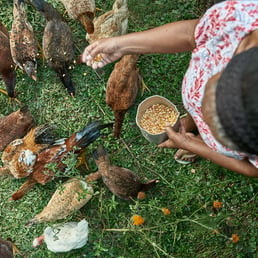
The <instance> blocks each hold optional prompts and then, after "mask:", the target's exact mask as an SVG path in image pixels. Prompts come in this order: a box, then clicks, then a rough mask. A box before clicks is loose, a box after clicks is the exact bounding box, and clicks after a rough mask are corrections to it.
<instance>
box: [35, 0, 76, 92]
mask: <svg viewBox="0 0 258 258" xmlns="http://www.w3.org/2000/svg"><path fill="white" fill-rule="evenodd" d="M31 3H32V5H33V6H34V7H35V8H36V9H37V10H38V11H39V12H40V14H41V15H42V16H44V17H45V19H46V25H45V29H44V34H43V43H42V45H43V52H44V56H45V58H46V60H47V62H48V64H49V66H50V67H51V68H52V69H53V70H54V71H55V72H56V73H57V74H58V76H59V78H60V80H61V81H62V83H63V85H64V86H65V88H66V89H67V91H68V93H69V94H70V95H71V96H74V95H75V88H74V84H73V81H72V79H71V76H70V72H69V67H70V65H71V63H72V61H73V58H74V41H73V34H72V31H71V28H70V27H69V26H68V24H67V23H66V22H65V20H64V19H63V18H62V17H61V16H60V14H59V13H58V12H57V10H56V9H55V8H54V7H53V6H52V5H51V4H50V3H47V2H45V1H44V0H32V1H31Z"/></svg>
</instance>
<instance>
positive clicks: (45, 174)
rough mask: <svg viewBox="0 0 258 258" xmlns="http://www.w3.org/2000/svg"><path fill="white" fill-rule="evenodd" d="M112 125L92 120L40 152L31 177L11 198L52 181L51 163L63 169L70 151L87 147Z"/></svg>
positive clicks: (17, 197) (18, 197) (53, 173)
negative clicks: (63, 159) (64, 161)
mask: <svg viewBox="0 0 258 258" xmlns="http://www.w3.org/2000/svg"><path fill="white" fill-rule="evenodd" d="M110 126H113V124H112V123H110V124H100V121H95V122H92V123H90V124H88V125H86V126H85V127H84V128H83V129H82V130H81V131H79V132H76V133H73V134H72V135H71V136H70V137H69V138H67V139H59V140H57V141H55V142H54V143H53V144H52V145H50V146H49V147H48V148H46V149H44V150H43V151H42V152H40V153H39V155H38V157H37V161H36V162H35V165H34V166H33V171H32V173H31V174H30V175H29V178H28V179H27V181H25V183H24V184H23V185H22V186H21V187H20V189H19V190H18V191H16V192H15V193H14V194H13V195H12V197H11V199H12V200H18V199H21V198H22V197H23V196H24V194H26V193H27V192H28V191H29V190H30V189H31V188H32V187H33V186H34V185H35V184H36V183H40V184H43V185H44V184H46V183H47V182H49V181H51V180H52V179H53V177H54V175H55V172H54V171H53V169H51V168H50V167H49V165H50V164H53V163H55V165H56V167H55V169H56V170H60V171H63V170H64V169H65V168H66V165H65V164H64V163H63V162H62V158H64V157H65V155H66V154H67V153H68V152H70V151H72V150H74V149H75V148H76V149H83V148H86V147H87V146H88V145H89V144H91V143H92V142H93V141H95V140H96V139H97V138H98V137H99V136H100V132H101V130H102V129H104V128H106V127H110Z"/></svg>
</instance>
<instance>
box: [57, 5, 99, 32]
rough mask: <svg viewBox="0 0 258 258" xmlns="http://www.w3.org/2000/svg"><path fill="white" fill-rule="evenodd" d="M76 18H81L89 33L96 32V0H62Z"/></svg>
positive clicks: (73, 17)
mask: <svg viewBox="0 0 258 258" xmlns="http://www.w3.org/2000/svg"><path fill="white" fill-rule="evenodd" d="M61 1H62V3H63V4H64V6H65V9H66V11H67V13H68V15H69V16H70V18H72V19H74V20H79V21H80V22H81V24H82V25H83V26H84V28H85V30H86V31H87V32H88V33H93V32H94V24H93V19H94V16H95V11H96V7H95V0H61Z"/></svg>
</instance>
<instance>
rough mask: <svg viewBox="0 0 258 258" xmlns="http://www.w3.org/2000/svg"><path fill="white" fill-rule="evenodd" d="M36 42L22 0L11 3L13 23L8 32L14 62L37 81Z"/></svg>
mask: <svg viewBox="0 0 258 258" xmlns="http://www.w3.org/2000/svg"><path fill="white" fill-rule="evenodd" d="M37 44H38V43H37V40H36V38H35V36H34V32H33V28H32V26H31V24H30V23H29V21H28V19H27V15H26V10H25V3H24V0H14V1H13V23H12V29H11V32H10V47H11V53H12V57H13V60H14V62H15V63H16V65H17V66H18V67H19V68H20V69H21V70H22V71H25V72H26V73H27V75H28V76H29V77H31V78H32V79H33V80H35V81H36V80H37V61H36V57H37V55H38V46H37Z"/></svg>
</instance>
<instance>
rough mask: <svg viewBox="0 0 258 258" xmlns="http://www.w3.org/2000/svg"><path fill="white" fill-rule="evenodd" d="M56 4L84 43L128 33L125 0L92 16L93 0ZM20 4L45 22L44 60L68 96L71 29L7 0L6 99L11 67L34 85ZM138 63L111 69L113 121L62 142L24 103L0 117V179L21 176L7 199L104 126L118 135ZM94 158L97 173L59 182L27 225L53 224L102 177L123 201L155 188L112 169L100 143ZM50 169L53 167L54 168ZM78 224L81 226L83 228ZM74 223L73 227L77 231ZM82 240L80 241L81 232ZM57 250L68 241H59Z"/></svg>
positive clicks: (39, 4)
mask: <svg viewBox="0 0 258 258" xmlns="http://www.w3.org/2000/svg"><path fill="white" fill-rule="evenodd" d="M61 1H62V3H63V4H64V6H65V8H66V10H67V13H68V15H69V16H70V17H71V18H72V19H76V20H79V21H80V22H81V23H82V25H83V26H84V27H85V30H86V31H87V35H86V40H87V41H88V42H89V43H92V42H93V41H95V40H98V39H100V38H104V37H110V36H117V35H122V34H125V33H127V26H128V24H127V23H128V15H129V12H128V8H127V1H126V0H116V1H115V2H114V4H113V9H112V10H111V11H109V12H106V13H104V14H103V15H101V16H99V17H95V12H96V7H95V2H94V0H61ZM26 4H31V5H32V6H33V7H34V8H35V9H36V10H37V11H38V12H39V13H40V14H41V15H42V16H44V17H45V19H46V24H45V29H44V34H43V42H42V48H43V55H44V58H45V59H46V60H47V63H48V65H49V67H51V68H52V69H53V70H54V71H55V72H56V73H57V74H58V76H59V78H60V80H61V82H62V83H63V85H64V86H65V88H66V89H67V91H68V93H69V94H70V95H71V96H72V97H74V96H75V87H74V84H73V82H72V78H71V76H70V74H69V66H70V65H71V63H72V62H73V60H74V42H73V35H72V31H71V29H70V27H69V26H68V24H67V22H66V21H65V20H64V19H63V17H62V16H61V15H60V14H59V13H58V11H57V10H56V9H55V8H54V6H53V5H51V4H50V3H47V2H46V1H44V0H31V1H30V2H29V3H28V2H26V3H25V2H24V0H13V23H12V29H11V31H10V33H8V30H7V29H6V27H5V26H4V25H3V24H1V23H0V54H1V57H2V58H0V75H1V77H2V79H3V81H4V82H5V85H6V89H7V94H8V96H9V97H10V98H16V93H15V79H16V72H15V69H16V67H19V69H22V70H23V71H24V72H25V73H26V74H27V75H28V76H29V77H31V78H32V79H33V80H37V58H38V56H39V54H38V42H37V40H36V38H35V36H34V32H33V28H32V26H31V24H30V23H29V21H28V19H27V16H26V8H25V5H26ZM3 57H4V58H3ZM138 58H139V56H138V55H126V56H124V57H122V58H121V60H120V61H119V62H117V63H116V65H115V66H114V70H113V71H112V73H111V74H110V77H109V79H108V82H107V88H106V103H107V105H109V106H110V107H111V108H112V110H113V112H114V117H115V119H114V124H113V123H111V124H110V123H109V124H102V123H101V122H100V121H93V122H90V123H88V124H87V125H85V127H84V128H82V129H81V130H80V131H78V132H75V133H73V134H72V135H70V136H69V137H68V138H66V139H56V137H55V135H54V132H53V129H52V128H51V127H50V126H49V125H47V124H44V125H39V126H36V124H35V121H34V119H33V117H32V115H31V113H30V110H29V107H28V106H24V107H22V108H21V109H19V110H17V111H16V112H13V113H11V114H9V115H8V116H6V117H2V118H0V151H2V152H3V153H2V163H3V166H2V167H1V168H0V176H12V177H14V178H17V179H19V178H27V180H26V181H25V182H24V183H23V184H22V185H21V187H20V188H19V189H18V190H17V191H16V192H15V193H13V194H12V196H11V198H10V199H11V200H19V199H21V198H22V197H23V196H24V195H25V194H26V193H27V192H28V191H29V190H30V189H31V188H32V187H33V186H34V185H35V184H36V183H40V184H43V185H44V184H46V183H47V182H49V181H51V180H53V179H55V172H56V171H59V172H61V174H62V176H63V177H66V175H65V169H66V164H65V163H64V162H63V159H64V158H65V157H66V155H67V154H68V153H69V152H74V153H76V154H78V155H81V154H82V153H83V152H84V151H85V148H86V147H87V146H88V145H89V144H91V143H92V142H93V141H95V140H96V139H97V138H99V137H100V136H101V131H102V130H104V129H105V128H109V127H112V126H113V127H114V137H115V138H119V137H120V134H121V128H122V123H123V120H124V116H125V114H126V111H127V110H128V109H129V108H130V107H131V106H132V105H133V104H134V101H135V99H136V96H137V94H138V90H139V88H140V86H141V85H142V80H141V77H140V74H139V69H138V68H137V60H138ZM1 91H3V90H1ZM3 136H4V137H3ZM93 157H94V159H95V162H96V165H97V167H98V170H97V172H94V173H92V174H89V175H88V176H87V177H86V178H84V179H78V178H71V179H69V180H68V181H67V182H65V183H64V185H63V189H62V191H61V190H60V189H57V190H56V192H55V193H54V194H53V196H52V198H51V199H50V201H49V203H48V204H47V206H46V207H45V208H44V209H43V210H42V211H41V212H40V213H39V214H37V215H36V216H34V217H33V218H31V219H30V220H29V221H28V222H27V225H33V224H34V223H40V222H48V221H56V220H59V219H62V218H65V217H67V216H68V215H69V214H71V213H72V212H73V211H75V210H78V209H80V208H81V207H82V206H84V205H85V204H86V203H87V202H88V201H89V200H90V198H91V197H92V195H93V192H94V190H93V188H92V186H91V184H90V182H91V181H95V180H97V179H98V178H102V180H103V182H104V183H105V185H106V186H107V187H108V189H109V190H110V191H111V192H112V193H114V194H115V195H116V196H117V197H119V198H121V199H125V200H130V199H131V198H136V197H137V196H138V194H139V193H141V192H142V191H145V190H148V189H149V188H151V187H153V186H154V185H155V184H156V183H157V180H151V181H149V182H147V183H142V182H141V180H140V178H139V177H138V176H137V175H136V174H134V173H133V172H132V171H130V170H129V169H126V168H122V167H118V166H115V165H113V164H111V162H110V160H109V158H108V153H107V150H106V149H105V148H104V147H103V146H99V148H98V149H97V150H96V151H95V152H94V153H93ZM52 164H54V169H53V166H51V165H52ZM82 224H83V226H84V227H85V223H82ZM73 225H74V227H75V228H77V226H78V225H77V224H76V225H75V224H73ZM87 226H88V225H87ZM69 227H70V225H69ZM75 230H76V229H75ZM46 232H49V230H48V231H46ZM64 232H66V231H65V230H64ZM46 234H47V233H46ZM67 234H68V233H67ZM77 235H78V234H77ZM60 237H61V236H60ZM66 237H67V235H66ZM85 237H86V238H87V235H85ZM45 238H46V236H45ZM48 239H49V238H48ZM66 240H67V239H66ZM84 240H85V239H84ZM0 241H1V245H0V256H1V257H2V252H3V254H4V252H5V251H4V250H8V248H7V247H8V246H9V243H8V242H6V249H5V248H3V247H4V242H5V241H4V240H2V239H1V238H0ZM52 241H55V240H52ZM84 242H85V241H84ZM49 245H50V244H49ZM64 245H67V243H66V242H65V243H64ZM79 246H80V247H81V245H79ZM76 248H79V247H76ZM55 250H56V249H55ZM58 250H59V251H60V252H61V251H62V249H58V248H57V252H58ZM6 252H7V251H6ZM6 257H12V256H6Z"/></svg>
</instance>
